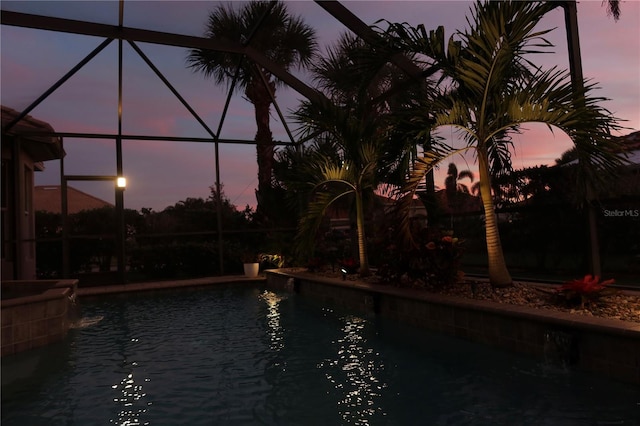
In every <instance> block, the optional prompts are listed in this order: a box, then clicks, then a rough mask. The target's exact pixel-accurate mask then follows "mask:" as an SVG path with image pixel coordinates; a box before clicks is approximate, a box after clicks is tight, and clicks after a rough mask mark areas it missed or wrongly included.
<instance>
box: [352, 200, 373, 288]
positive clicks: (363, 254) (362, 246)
mask: <svg viewBox="0 0 640 426" xmlns="http://www.w3.org/2000/svg"><path fill="white" fill-rule="evenodd" d="M355 196H356V228H357V231H358V255H359V257H360V271H359V273H360V276H362V277H367V276H369V275H370V274H371V271H370V270H369V256H368V254H367V239H366V236H365V230H364V206H363V205H362V202H363V201H362V192H360V190H359V189H357V190H356V192H355Z"/></svg>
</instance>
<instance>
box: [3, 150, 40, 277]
mask: <svg viewBox="0 0 640 426" xmlns="http://www.w3.org/2000/svg"><path fill="white" fill-rule="evenodd" d="M7 139H8V140H4V141H3V147H2V167H3V171H2V177H3V183H2V192H3V193H2V216H3V217H2V240H3V241H2V243H3V244H2V245H3V247H2V248H3V250H2V280H3V281H4V280H11V279H20V280H34V279H36V245H35V214H34V210H33V183H34V170H35V161H34V160H33V159H32V158H31V157H30V156H29V155H28V154H27V153H26V152H25V151H24V150H22V149H21V145H20V142H19V141H16V140H15V139H14V138H7ZM16 151H17V155H16ZM5 178H6V181H5Z"/></svg>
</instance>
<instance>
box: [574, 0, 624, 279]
mask: <svg viewBox="0 0 640 426" xmlns="http://www.w3.org/2000/svg"><path fill="white" fill-rule="evenodd" d="M612 3H617V2H616V1H609V4H610V6H609V7H613V6H611V4H612ZM563 6H564V19H565V27H566V31H567V48H568V51H569V71H570V74H571V84H572V85H573V91H574V93H576V94H577V93H581V92H582V90H583V89H584V76H583V74H582V55H581V54H580V38H579V33H578V11H577V5H576V0H568V1H566V2H564V3H563ZM616 6H617V5H616ZM618 13H619V12H618ZM587 185H588V186H587V194H586V195H587V206H586V209H587V218H588V226H587V231H588V232H589V248H590V260H591V273H592V274H593V275H598V276H600V275H602V263H601V259H600V242H599V241H598V224H597V214H596V210H595V206H594V205H593V191H592V190H591V186H590V185H589V183H587Z"/></svg>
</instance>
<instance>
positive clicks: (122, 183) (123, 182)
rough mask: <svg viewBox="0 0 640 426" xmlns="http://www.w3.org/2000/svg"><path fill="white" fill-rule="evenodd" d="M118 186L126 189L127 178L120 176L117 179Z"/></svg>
mask: <svg viewBox="0 0 640 426" xmlns="http://www.w3.org/2000/svg"><path fill="white" fill-rule="evenodd" d="M116 187H118V188H120V189H125V188H126V187H127V178H125V177H122V176H118V178H117V179H116Z"/></svg>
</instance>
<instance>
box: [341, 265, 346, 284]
mask: <svg viewBox="0 0 640 426" xmlns="http://www.w3.org/2000/svg"><path fill="white" fill-rule="evenodd" d="M340 271H341V272H342V281H346V279H347V269H346V268H340Z"/></svg>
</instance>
